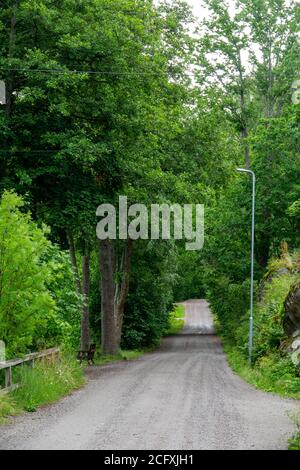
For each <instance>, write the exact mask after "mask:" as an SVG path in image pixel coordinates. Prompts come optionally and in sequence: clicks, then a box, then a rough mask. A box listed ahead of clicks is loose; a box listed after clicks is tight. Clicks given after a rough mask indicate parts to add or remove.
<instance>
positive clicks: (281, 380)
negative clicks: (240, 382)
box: [224, 345, 300, 400]
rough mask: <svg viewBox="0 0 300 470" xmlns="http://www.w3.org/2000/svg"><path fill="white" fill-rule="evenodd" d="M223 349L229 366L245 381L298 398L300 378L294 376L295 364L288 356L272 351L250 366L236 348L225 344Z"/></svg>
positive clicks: (285, 395) (299, 396) (269, 390)
mask: <svg viewBox="0 0 300 470" xmlns="http://www.w3.org/2000/svg"><path fill="white" fill-rule="evenodd" d="M224 350H225V353H226V356H227V359H228V362H229V365H230V366H231V368H232V369H233V370H234V371H235V372H237V373H238V374H239V375H240V376H241V377H243V379H245V380H246V382H248V383H250V384H252V385H254V386H255V387H257V388H259V389H261V390H264V391H265V392H273V393H277V394H278V395H281V396H283V397H289V398H295V399H297V400H299V399H300V378H299V377H297V376H296V374H295V366H294V365H293V364H292V362H291V361H290V359H289V358H288V357H284V356H281V355H280V353H278V352H272V353H270V354H269V355H268V356H263V357H262V358H261V359H260V360H258V361H257V362H256V364H255V366H254V367H250V366H249V364H248V362H247V360H246V358H245V356H244V355H243V354H242V353H241V352H240V351H239V350H238V349H237V348H232V347H228V346H226V345H225V346H224Z"/></svg>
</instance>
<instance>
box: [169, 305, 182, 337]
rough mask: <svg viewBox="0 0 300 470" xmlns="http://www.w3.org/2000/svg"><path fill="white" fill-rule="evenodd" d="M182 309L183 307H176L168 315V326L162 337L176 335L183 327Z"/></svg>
mask: <svg viewBox="0 0 300 470" xmlns="http://www.w3.org/2000/svg"><path fill="white" fill-rule="evenodd" d="M184 315H185V312H184V307H183V305H176V306H175V307H174V309H173V310H172V311H171V312H170V313H169V316H168V326H167V328H166V330H165V331H164V336H170V335H176V334H178V333H179V332H180V331H181V330H182V328H183V327H184Z"/></svg>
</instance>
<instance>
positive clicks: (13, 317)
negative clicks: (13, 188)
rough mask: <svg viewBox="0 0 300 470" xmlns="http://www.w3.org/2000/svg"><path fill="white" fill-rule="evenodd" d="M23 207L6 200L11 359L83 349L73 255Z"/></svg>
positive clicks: (2, 278)
mask: <svg viewBox="0 0 300 470" xmlns="http://www.w3.org/2000/svg"><path fill="white" fill-rule="evenodd" d="M23 206H24V203H23V201H22V198H20V197H19V196H17V195H16V194H15V193H11V192H5V193H4V194H3V196H2V198H1V203H0V289H1V291H0V340H3V341H4V343H5V345H6V354H7V356H6V357H7V358H11V357H15V356H17V355H20V354H23V353H26V352H27V351H28V350H36V349H41V348H45V347H50V346H54V345H57V344H59V343H67V344H71V345H73V346H75V345H76V346H77V344H78V339H79V332H80V306H81V299H80V298H79V296H78V295H77V294H76V290H75V286H74V280H73V274H72V270H71V266H70V261H69V259H68V257H67V254H66V253H64V252H61V251H60V250H59V249H58V247H56V246H53V245H52V244H51V243H50V242H49V240H48V239H47V238H46V235H47V229H46V228H45V227H43V228H39V227H38V226H37V224H35V223H34V222H32V220H31V218H30V214H28V213H23V212H22V210H23Z"/></svg>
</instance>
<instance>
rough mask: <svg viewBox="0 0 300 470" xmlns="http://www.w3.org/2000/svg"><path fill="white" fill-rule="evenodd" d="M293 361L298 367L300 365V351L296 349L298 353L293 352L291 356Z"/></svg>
mask: <svg viewBox="0 0 300 470" xmlns="http://www.w3.org/2000/svg"><path fill="white" fill-rule="evenodd" d="M291 359H292V362H293V364H295V366H298V365H299V364H300V349H296V351H294V352H293V354H292V355H291Z"/></svg>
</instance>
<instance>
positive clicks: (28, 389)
mask: <svg viewBox="0 0 300 470" xmlns="http://www.w3.org/2000/svg"><path fill="white" fill-rule="evenodd" d="M18 382H19V383H20V384H21V385H20V387H19V388H18V389H16V390H14V391H13V392H11V393H10V394H9V395H10V397H11V398H12V400H13V401H14V403H15V404H16V406H17V407H18V408H21V409H23V410H26V411H36V409H37V408H38V407H39V406H41V405H47V404H50V403H53V402H55V401H57V400H58V399H59V398H61V397H62V396H64V395H67V394H68V393H70V392H71V391H72V390H74V389H76V388H79V387H80V386H81V385H82V384H83V383H84V378H83V369H82V367H81V366H80V365H79V363H78V361H76V360H75V359H74V358H73V357H72V356H71V355H70V356H62V357H61V358H60V359H59V360H58V361H56V362H54V363H48V362H46V361H41V362H36V363H35V364H34V367H33V368H30V367H28V366H24V367H19V368H18Z"/></svg>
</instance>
